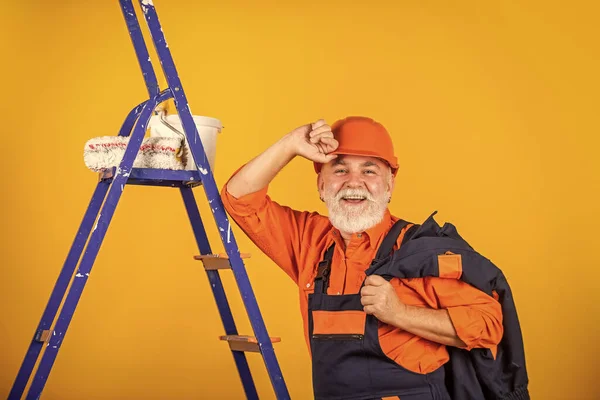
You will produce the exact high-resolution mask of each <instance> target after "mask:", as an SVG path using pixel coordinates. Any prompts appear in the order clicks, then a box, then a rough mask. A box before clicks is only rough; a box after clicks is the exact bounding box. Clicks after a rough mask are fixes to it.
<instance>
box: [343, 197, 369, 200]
mask: <svg viewBox="0 0 600 400" xmlns="http://www.w3.org/2000/svg"><path fill="white" fill-rule="evenodd" d="M364 199H365V198H364V197H362V196H346V197H344V200H364Z"/></svg>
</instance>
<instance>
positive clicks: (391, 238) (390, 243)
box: [373, 219, 417, 264]
mask: <svg viewBox="0 0 600 400" xmlns="http://www.w3.org/2000/svg"><path fill="white" fill-rule="evenodd" d="M408 224H409V222H406V221H404V220H402V219H399V220H398V221H396V222H395V223H394V225H393V226H392V228H391V229H390V230H389V232H388V233H387V235H385V237H384V238H383V241H382V242H381V245H380V246H379V249H378V250H377V255H376V256H375V259H374V260H373V264H374V263H376V262H377V261H379V260H382V259H384V258H386V257H387V256H389V255H390V253H392V251H393V250H394V245H395V244H396V241H397V240H398V236H400V232H402V229H404V228H405V227H406V226H407V225H408ZM415 226H417V225H414V226H411V227H410V229H409V230H408V231H407V232H406V234H405V235H404V238H403V239H402V244H404V243H405V242H406V240H408V238H409V237H410V233H411V231H412V232H414V230H415V229H416V228H415Z"/></svg>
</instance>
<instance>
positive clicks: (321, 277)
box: [315, 242, 335, 293]
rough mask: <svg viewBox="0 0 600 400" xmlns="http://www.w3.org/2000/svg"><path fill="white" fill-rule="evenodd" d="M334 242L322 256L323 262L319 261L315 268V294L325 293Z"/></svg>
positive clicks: (327, 285)
mask: <svg viewBox="0 0 600 400" xmlns="http://www.w3.org/2000/svg"><path fill="white" fill-rule="evenodd" d="M334 249H335V242H334V243H332V244H331V246H329V248H328V249H327V251H325V254H324V256H323V260H322V261H319V264H318V266H317V276H316V277H315V293H327V288H328V287H329V275H330V274H331V260H333V250H334Z"/></svg>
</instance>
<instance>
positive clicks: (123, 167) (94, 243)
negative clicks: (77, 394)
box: [26, 92, 170, 400]
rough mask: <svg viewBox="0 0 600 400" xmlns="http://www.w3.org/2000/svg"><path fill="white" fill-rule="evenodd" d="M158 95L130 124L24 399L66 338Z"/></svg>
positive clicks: (36, 391) (31, 398) (32, 399)
mask: <svg viewBox="0 0 600 400" xmlns="http://www.w3.org/2000/svg"><path fill="white" fill-rule="evenodd" d="M169 94H170V93H168V92H165V94H164V95H163V96H162V97H168V95H169ZM160 98H161V95H160V94H158V95H156V96H154V98H152V99H151V100H150V101H148V102H146V104H144V106H143V109H142V112H141V114H140V117H139V119H138V120H137V122H136V124H135V127H134V128H133V133H132V135H131V138H130V140H129V143H128V145H127V148H126V149H125V154H124V156H123V159H122V160H121V163H120V164H119V167H118V168H117V170H116V172H115V176H114V177H113V178H112V182H111V185H110V188H109V190H108V194H107V196H106V200H105V201H104V205H103V206H102V209H101V210H100V212H99V216H98V219H97V220H96V224H95V225H94V227H93V229H92V233H91V236H90V239H89V242H88V245H87V248H86V249H85V252H84V254H83V257H82V259H81V263H80V265H79V267H78V269H77V273H76V275H75V278H74V279H73V283H72V284H71V287H70V289H69V291H68V293H67V297H66V299H65V303H64V305H63V307H62V309H61V311H60V314H59V315H58V319H57V321H56V325H55V327H54V331H53V333H52V335H51V336H50V340H49V342H48V344H47V346H46V351H44V355H43V356H42V360H41V361H40V364H39V366H38V369H37V371H36V373H35V375H34V378H33V381H32V383H31V387H30V389H29V392H28V394H27V396H26V399H27V400H36V399H38V398H39V396H40V395H41V393H42V391H43V389H44V386H45V385H46V381H47V380H48V375H49V374H50V370H51V369H52V366H53V365H54V361H55V360H56V357H57V355H58V351H59V350H60V347H61V344H62V342H63V340H64V338H65V335H66V333H67V330H68V328H69V324H70V322H71V320H72V318H73V314H74V312H75V308H76V306H77V303H78V302H79V299H80V297H81V294H82V292H83V289H84V288H85V284H86V282H87V279H88V277H89V274H90V272H91V270H92V267H93V264H94V261H95V259H96V257H97V255H98V252H99V250H100V247H101V245H102V241H103V240H104V237H105V235H106V232H107V230H108V226H109V224H110V221H111V219H112V217H113V215H114V212H115V210H116V207H117V205H118V202H119V199H120V197H121V194H122V193H123V190H124V187H125V185H126V183H127V178H128V177H129V174H130V173H131V169H132V166H133V162H134V160H135V157H136V155H137V153H138V151H139V148H140V146H141V144H142V140H143V138H144V134H145V131H146V129H145V128H146V125H147V123H148V120H149V119H150V115H151V113H152V111H153V110H154V108H155V107H156V104H157V103H158V100H159V99H160Z"/></svg>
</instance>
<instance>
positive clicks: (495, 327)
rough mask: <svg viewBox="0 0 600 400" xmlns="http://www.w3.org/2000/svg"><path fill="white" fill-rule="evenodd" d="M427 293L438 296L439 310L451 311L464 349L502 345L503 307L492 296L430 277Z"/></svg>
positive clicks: (466, 285) (461, 284) (459, 282)
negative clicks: (463, 343) (464, 345)
mask: <svg viewBox="0 0 600 400" xmlns="http://www.w3.org/2000/svg"><path fill="white" fill-rule="evenodd" d="M424 284H425V285H428V286H430V288H428V289H429V290H427V289H426V292H429V293H435V296H436V298H437V301H438V304H439V307H440V308H444V309H446V310H448V313H449V314H450V319H451V320H452V324H453V325H454V329H455V330H456V333H457V335H458V337H459V338H460V339H461V340H462V341H463V342H465V344H466V347H465V349H467V350H470V349H472V348H489V349H493V348H495V346H497V345H498V343H500V340H501V339H502V335H503V333H504V328H503V326H502V307H501V305H500V303H499V302H498V301H497V300H496V299H494V298H493V297H490V296H488V295H487V294H485V293H484V292H482V291H480V290H478V289H476V288H475V287H473V286H471V285H469V284H467V283H465V282H463V281H461V280H457V279H442V278H430V279H426V280H425V283H424Z"/></svg>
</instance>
